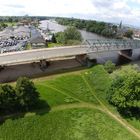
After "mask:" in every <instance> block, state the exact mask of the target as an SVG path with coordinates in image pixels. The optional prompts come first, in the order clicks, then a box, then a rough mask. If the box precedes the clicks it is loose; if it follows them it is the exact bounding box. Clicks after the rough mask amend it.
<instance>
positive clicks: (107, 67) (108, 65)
mask: <svg viewBox="0 0 140 140" xmlns="http://www.w3.org/2000/svg"><path fill="white" fill-rule="evenodd" d="M104 69H105V70H106V71H107V72H108V73H112V72H113V71H114V70H115V64H114V63H112V61H110V60H109V61H107V62H106V63H105V65H104Z"/></svg>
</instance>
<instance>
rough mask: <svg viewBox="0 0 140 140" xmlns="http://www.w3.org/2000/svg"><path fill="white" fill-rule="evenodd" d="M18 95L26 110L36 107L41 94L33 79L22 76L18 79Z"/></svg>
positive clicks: (21, 104)
mask: <svg viewBox="0 0 140 140" xmlns="http://www.w3.org/2000/svg"><path fill="white" fill-rule="evenodd" d="M16 96H17V98H18V102H19V105H20V106H21V107H22V108H23V109H26V110H29V109H30V108H32V107H34V106H35V105H36V103H37V102H38V98H39V94H38V92H37V90H36V87H35V85H34V83H33V82H32V81H30V80H29V79H28V78H26V77H21V78H19V79H18V80H17V84H16Z"/></svg>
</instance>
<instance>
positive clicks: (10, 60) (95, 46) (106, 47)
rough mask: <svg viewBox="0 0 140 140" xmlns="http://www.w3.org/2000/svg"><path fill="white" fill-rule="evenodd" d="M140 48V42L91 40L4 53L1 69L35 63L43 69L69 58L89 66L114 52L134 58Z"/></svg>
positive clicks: (0, 64) (0, 58)
mask: <svg viewBox="0 0 140 140" xmlns="http://www.w3.org/2000/svg"><path fill="white" fill-rule="evenodd" d="M139 48H140V41H139V40H115V39H104V40H95V39H89V40H85V41H84V42H83V43H82V44H81V45H77V46H64V47H54V48H43V49H36V50H26V51H20V52H10V53H3V54H0V67H1V68H2V67H4V66H9V65H19V64H25V63H33V62H40V66H41V67H47V65H48V62H49V61H51V60H55V59H57V60H58V59H66V58H68V57H75V59H77V61H79V62H80V63H82V64H88V63H90V62H91V61H92V60H95V59H96V58H97V57H101V56H102V54H103V53H109V52H114V51H115V52H116V51H117V52H119V53H120V54H121V55H123V56H125V57H128V58H130V57H131V56H132V53H133V49H139Z"/></svg>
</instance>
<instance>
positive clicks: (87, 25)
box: [56, 18, 117, 38]
mask: <svg viewBox="0 0 140 140" xmlns="http://www.w3.org/2000/svg"><path fill="white" fill-rule="evenodd" d="M56 21H57V22H58V23H59V24H61V25H68V26H75V27H76V28H78V29H86V31H89V32H93V33H96V34H99V35H102V36H105V37H112V38H114V37H116V34H117V26H116V25H113V24H111V23H105V22H98V21H93V20H82V19H75V18H56Z"/></svg>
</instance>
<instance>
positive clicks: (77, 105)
mask: <svg viewBox="0 0 140 140" xmlns="http://www.w3.org/2000/svg"><path fill="white" fill-rule="evenodd" d="M72 108H88V109H97V110H100V111H102V112H104V110H103V109H102V108H101V107H99V106H97V105H93V104H90V103H72V104H63V105H59V106H56V107H53V108H52V109H51V112H55V111H61V110H66V109H72Z"/></svg>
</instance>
